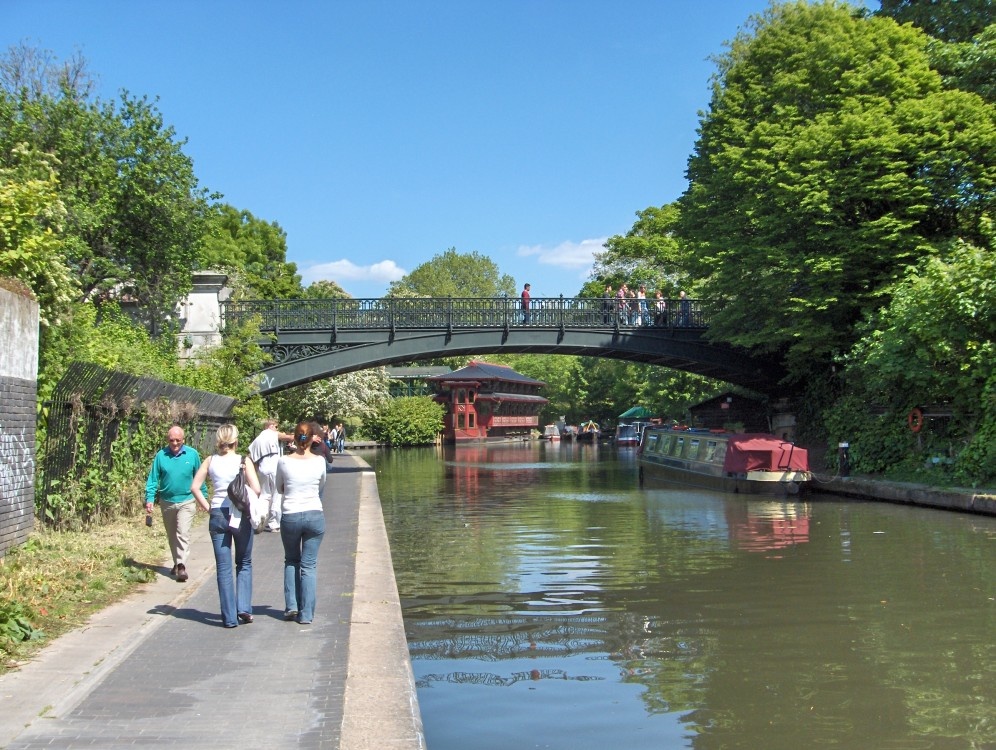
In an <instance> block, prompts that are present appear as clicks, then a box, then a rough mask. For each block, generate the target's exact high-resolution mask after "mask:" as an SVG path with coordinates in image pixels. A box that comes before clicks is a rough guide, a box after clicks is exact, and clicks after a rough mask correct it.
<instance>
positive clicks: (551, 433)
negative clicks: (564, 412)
mask: <svg viewBox="0 0 996 750" xmlns="http://www.w3.org/2000/svg"><path fill="white" fill-rule="evenodd" d="M543 440H549V441H550V442H553V441H554V440H560V428H559V427H558V426H557V425H555V424H548V425H547V426H546V427H544V428H543Z"/></svg>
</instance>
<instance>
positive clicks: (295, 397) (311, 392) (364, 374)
mask: <svg viewBox="0 0 996 750" xmlns="http://www.w3.org/2000/svg"><path fill="white" fill-rule="evenodd" d="M389 386H390V378H389V377H388V375H387V370H386V369H385V368H383V367H378V368H373V369H370V370H360V371H359V372H349V373H345V374H342V375H335V376H333V377H330V378H326V379H324V380H316V381H315V382H314V383H308V384H307V385H301V386H296V387H294V388H288V389H286V390H284V391H282V392H280V393H276V394H274V395H272V396H270V397H269V398H268V399H267V405H268V406H269V408H270V410H271V411H273V412H275V413H276V414H277V415H278V416H279V417H280V419H281V421H282V422H284V423H289V424H294V423H295V422H298V421H300V420H302V419H312V418H318V419H320V420H321V419H324V420H327V421H339V422H342V423H343V424H345V425H346V426H347V427H348V428H349V430H350V432H351V433H356V432H358V431H361V430H363V429H364V425H365V424H366V423H367V421H368V420H369V419H371V418H372V417H373V416H374V415H375V414H376V413H378V411H379V410H380V409H381V407H382V406H383V404H384V403H385V402H387V401H388V400H389V399H390V390H389Z"/></svg>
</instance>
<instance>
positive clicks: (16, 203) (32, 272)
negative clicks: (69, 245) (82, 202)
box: [0, 146, 78, 326]
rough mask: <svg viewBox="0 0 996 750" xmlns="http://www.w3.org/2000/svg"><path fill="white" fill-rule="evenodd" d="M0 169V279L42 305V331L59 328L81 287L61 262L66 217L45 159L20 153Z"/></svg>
mask: <svg viewBox="0 0 996 750" xmlns="http://www.w3.org/2000/svg"><path fill="white" fill-rule="evenodd" d="M7 162H8V163H11V162H12V163H13V164H14V166H13V167H11V168H4V167H0V276H9V277H13V278H17V279H20V280H21V281H23V282H24V283H25V284H26V285H27V286H28V287H29V288H30V289H31V291H32V292H34V294H35V297H36V298H37V300H38V307H39V317H40V320H41V323H42V325H44V326H50V325H53V324H56V323H58V322H59V318H60V316H62V315H64V314H65V313H66V311H67V310H68V308H69V304H70V303H71V302H72V301H73V299H75V297H76V293H77V291H78V285H77V283H76V279H75V277H74V276H73V275H72V273H70V271H69V268H68V266H66V264H65V263H64V262H63V260H62V227H63V222H64V221H65V216H66V211H65V207H64V206H63V205H62V201H60V200H59V197H58V185H57V182H56V178H55V173H54V171H53V170H52V168H51V166H50V165H49V161H48V159H47V158H46V157H44V156H42V155H39V154H37V153H34V152H32V151H31V150H30V149H28V148H27V147H26V146H23V147H16V148H15V149H14V153H13V154H11V155H10V156H9V158H8V160H7Z"/></svg>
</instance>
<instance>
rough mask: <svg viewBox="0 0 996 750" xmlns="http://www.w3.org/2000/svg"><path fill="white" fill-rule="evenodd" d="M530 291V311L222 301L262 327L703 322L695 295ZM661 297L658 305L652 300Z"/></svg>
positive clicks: (474, 301) (442, 300)
mask: <svg viewBox="0 0 996 750" xmlns="http://www.w3.org/2000/svg"><path fill="white" fill-rule="evenodd" d="M640 302H641V301H640V300H626V301H625V302H623V303H620V301H619V300H617V299H616V298H612V299H603V298H591V297H534V298H533V299H532V300H530V305H529V310H528V314H527V311H526V310H523V309H522V306H521V302H520V300H519V299H518V298H514V297H494V298H484V299H480V298H471V297H431V298H429V297H384V298H376V299H370V298H367V299H351V298H344V299H297V300H242V301H238V302H226V303H224V305H223V308H222V314H223V316H224V319H225V321H226V322H232V323H233V324H238V323H240V322H242V321H245V320H248V319H250V318H258V320H259V325H260V329H261V330H263V331H295V330H296V331H300V330H305V331H310V330H329V329H342V328H361V329H370V328H373V329H384V328H387V329H395V328H446V329H453V328H508V327H513V326H530V327H546V328H549V327H553V328H636V327H639V326H654V327H667V328H699V329H701V328H706V327H707V326H708V320H707V317H706V314H705V312H704V311H703V310H702V307H701V304H700V302H699V301H698V300H689V299H685V300H676V299H675V300H663V301H658V300H650V299H648V300H646V306H643V305H640V304H639V303H640ZM658 302H663V305H658Z"/></svg>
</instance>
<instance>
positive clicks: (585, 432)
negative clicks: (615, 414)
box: [577, 419, 602, 443]
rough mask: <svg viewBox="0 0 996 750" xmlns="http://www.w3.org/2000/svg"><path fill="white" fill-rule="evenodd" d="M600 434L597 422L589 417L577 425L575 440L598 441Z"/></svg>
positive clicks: (584, 441)
mask: <svg viewBox="0 0 996 750" xmlns="http://www.w3.org/2000/svg"><path fill="white" fill-rule="evenodd" d="M601 434H602V431H601V430H600V429H599V427H598V422H595V421H593V420H591V419H589V420H588V421H587V422H583V423H582V424H581V425H579V426H578V434H577V441H578V442H579V443H594V442H597V441H598V438H599V437H600V436H601Z"/></svg>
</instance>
